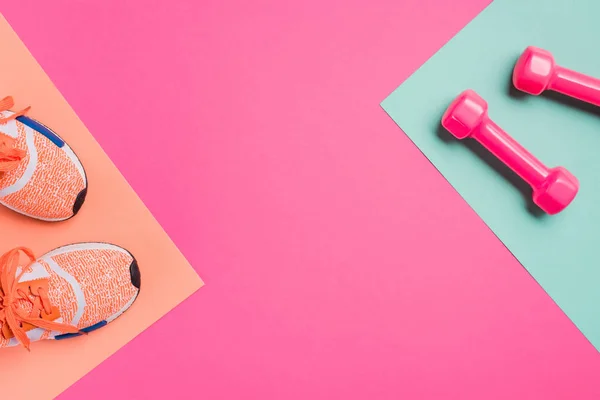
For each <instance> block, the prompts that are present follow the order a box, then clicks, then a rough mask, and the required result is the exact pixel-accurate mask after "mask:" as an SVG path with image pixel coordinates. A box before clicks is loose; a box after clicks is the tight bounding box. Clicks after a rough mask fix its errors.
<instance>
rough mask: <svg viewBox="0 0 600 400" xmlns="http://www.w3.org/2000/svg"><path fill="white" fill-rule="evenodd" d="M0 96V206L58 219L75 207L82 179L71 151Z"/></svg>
mask: <svg viewBox="0 0 600 400" xmlns="http://www.w3.org/2000/svg"><path fill="white" fill-rule="evenodd" d="M13 106H14V102H13V99H12V97H10V96H9V97H6V98H4V99H2V100H0V204H3V205H4V206H6V207H8V208H10V209H11V210H14V211H16V212H18V213H21V214H24V215H27V216H29V217H33V218H37V219H40V220H44V221H63V220H66V219H69V218H71V217H72V216H74V215H75V214H77V212H78V211H79V209H80V208H81V205H82V204H83V202H84V200H85V195H86V193H87V179H86V176H85V171H84V169H83V166H82V165H81V162H80V161H79V159H78V158H77V156H76V155H75V153H73V150H71V148H70V147H69V146H68V145H67V144H66V143H65V142H64V141H63V140H62V139H61V138H60V137H59V136H58V135H57V134H56V133H54V132H53V131H52V130H50V129H49V128H48V127H46V126H44V125H42V124H41V123H39V122H38V121H36V120H34V119H32V118H29V117H27V116H25V113H27V111H29V107H28V108H26V109H24V110H21V111H19V112H13V111H10V109H11V108H12V107H13Z"/></svg>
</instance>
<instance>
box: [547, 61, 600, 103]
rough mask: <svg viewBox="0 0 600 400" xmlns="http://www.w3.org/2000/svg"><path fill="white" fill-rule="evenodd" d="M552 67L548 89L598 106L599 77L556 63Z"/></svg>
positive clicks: (599, 92) (599, 98) (599, 96)
mask: <svg viewBox="0 0 600 400" xmlns="http://www.w3.org/2000/svg"><path fill="white" fill-rule="evenodd" d="M554 68H555V69H554V74H553V77H552V79H551V80H550V83H549V84H548V89H550V90H554V91H556V92H559V93H562V94H566V95H568V96H571V97H575V98H577V99H579V100H582V101H586V102H588V103H592V104H594V105H597V106H600V79H597V78H593V77H591V76H588V75H584V74H582V73H580V72H576V71H573V70H570V69H567V68H564V67H561V66H558V65H557V66H555V67H554Z"/></svg>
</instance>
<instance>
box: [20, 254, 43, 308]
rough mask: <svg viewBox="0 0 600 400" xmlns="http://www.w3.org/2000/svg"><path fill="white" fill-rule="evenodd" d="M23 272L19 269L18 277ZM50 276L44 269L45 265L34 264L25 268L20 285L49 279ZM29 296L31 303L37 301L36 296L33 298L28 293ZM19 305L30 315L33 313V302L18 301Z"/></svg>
mask: <svg viewBox="0 0 600 400" xmlns="http://www.w3.org/2000/svg"><path fill="white" fill-rule="evenodd" d="M21 271H22V268H21V267H19V269H18V270H17V275H19V274H20V273H21ZM49 276H50V274H48V271H46V268H44V266H43V265H41V264H40V263H38V262H34V263H33V264H30V265H29V266H27V267H25V272H24V273H23V275H22V276H21V278H20V279H19V283H23V282H30V281H35V280H37V279H44V278H48V277H49ZM28 295H29V296H28V297H29V298H30V299H31V301H33V300H35V296H33V295H32V294H30V293H28ZM17 304H18V307H19V308H20V309H22V310H24V311H25V312H26V313H28V314H29V313H30V312H31V309H32V308H33V306H32V304H31V302H29V301H27V300H24V299H19V300H17Z"/></svg>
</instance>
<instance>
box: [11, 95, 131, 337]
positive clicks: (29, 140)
mask: <svg viewBox="0 0 600 400" xmlns="http://www.w3.org/2000/svg"><path fill="white" fill-rule="evenodd" d="M13 107H14V101H13V99H12V97H6V98H4V99H2V100H0V204H2V205H4V206H5V207H7V208H9V209H11V210H13V211H15V212H18V213H20V214H23V215H25V216H28V217H31V218H35V219H38V220H42V221H49V222H55V221H64V220H67V219H69V218H72V217H74V216H75V215H76V214H77V213H78V212H79V210H80V209H81V206H82V205H83V202H84V201H85V197H86V194H87V178H86V175H85V170H84V168H83V166H82V164H81V162H80V161H79V159H78V158H77V156H76V155H75V153H74V152H73V150H71V148H70V147H69V146H68V145H67V144H66V143H65V142H64V141H63V140H62V139H61V138H60V137H59V136H58V135H57V134H56V133H54V132H53V131H52V130H51V129H50V128H48V127H47V126H45V125H43V124H42V123H40V122H38V121H36V120H35V119H32V118H30V117H28V116H27V115H26V114H27V112H28V111H29V107H28V108H26V109H23V110H21V111H14V110H13ZM139 290H140V271H139V268H138V265H137V261H136V259H135V258H134V257H133V255H132V254H131V253H129V252H128V251H127V250H125V249H123V248H121V247H119V246H115V245H112V244H107V243H79V244H72V245H68V246H64V247H60V248H58V249H55V250H52V251H50V252H49V253H46V254H45V255H43V256H41V257H39V258H36V257H35V256H34V254H33V252H32V251H31V250H29V249H27V248H24V247H20V248H16V249H12V250H10V251H8V252H7V253H5V254H4V255H3V256H1V257H0V347H10V346H15V345H19V344H21V345H23V346H24V347H25V348H27V349H29V345H30V343H31V342H32V341H37V340H41V339H56V340H60V339H65V338H70V337H73V336H78V335H81V334H84V333H88V332H90V331H93V330H95V329H98V328H100V327H103V326H105V325H106V324H108V323H109V322H111V321H112V320H114V319H115V318H117V317H118V316H119V315H121V314H122V313H123V312H125V311H126V310H127V309H128V308H129V307H130V306H131V305H132V304H133V302H134V301H135V299H136V298H137V296H138V294H139Z"/></svg>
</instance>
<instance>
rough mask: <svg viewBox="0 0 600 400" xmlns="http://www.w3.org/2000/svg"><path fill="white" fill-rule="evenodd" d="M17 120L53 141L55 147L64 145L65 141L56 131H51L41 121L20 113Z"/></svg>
mask: <svg viewBox="0 0 600 400" xmlns="http://www.w3.org/2000/svg"><path fill="white" fill-rule="evenodd" d="M17 121H19V122H20V123H22V124H24V125H27V126H28V127H30V128H31V129H33V130H35V131H38V132H39V133H41V134H42V135H44V136H46V137H47V138H48V140H50V141H51V142H52V143H54V144H55V145H56V146H57V147H63V146H64V145H65V142H64V141H63V140H62V139H61V138H59V137H58V136H57V135H56V133H54V132H52V131H51V130H50V129H49V128H48V127H46V126H44V125H42V124H41V123H39V122H37V121H36V120H33V119H31V118H29V117H26V116H24V115H22V116H20V117H17Z"/></svg>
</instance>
